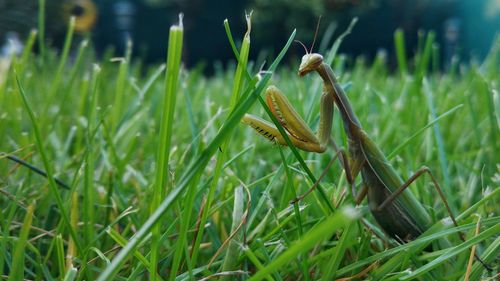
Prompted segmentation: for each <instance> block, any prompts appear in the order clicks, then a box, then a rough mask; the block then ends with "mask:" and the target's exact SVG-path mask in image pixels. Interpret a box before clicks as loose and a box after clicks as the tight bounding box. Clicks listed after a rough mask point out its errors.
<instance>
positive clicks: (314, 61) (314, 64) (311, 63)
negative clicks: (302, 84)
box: [299, 53, 323, 76]
mask: <svg viewBox="0 0 500 281" xmlns="http://www.w3.org/2000/svg"><path fill="white" fill-rule="evenodd" d="M322 63H323V56H322V55H320V54H316V53H312V54H305V55H304V56H303V57H302V61H301V63H300V67H299V76H304V75H306V74H308V73H309V72H311V71H314V70H316V69H317V68H318V67H319V66H320V65H321V64H322Z"/></svg>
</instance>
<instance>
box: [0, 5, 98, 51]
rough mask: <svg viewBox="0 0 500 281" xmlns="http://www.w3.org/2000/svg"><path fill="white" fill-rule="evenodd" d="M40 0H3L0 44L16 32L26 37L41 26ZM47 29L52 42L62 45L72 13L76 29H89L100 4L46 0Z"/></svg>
mask: <svg viewBox="0 0 500 281" xmlns="http://www.w3.org/2000/svg"><path fill="white" fill-rule="evenodd" d="M38 4H39V1H38V0H0V44H3V43H4V41H5V39H6V36H7V35H8V34H12V32H15V33H17V34H18V35H19V37H20V38H21V39H25V38H26V36H27V35H28V34H29V32H30V30H32V29H36V28H37V27H38V8H39V6H38ZM45 13H46V14H45V19H46V21H45V33H46V34H47V35H48V36H47V39H48V40H49V44H51V45H55V46H60V45H61V44H62V42H63V38H64V35H65V33H66V30H67V27H68V25H67V24H68V22H69V19H70V17H71V16H75V18H76V21H75V31H76V32H81V33H85V32H89V31H90V30H92V28H93V27H94V24H95V22H96V20H97V7H96V6H95V4H94V2H92V0H46V4H45Z"/></svg>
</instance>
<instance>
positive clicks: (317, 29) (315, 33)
mask: <svg viewBox="0 0 500 281" xmlns="http://www.w3.org/2000/svg"><path fill="white" fill-rule="evenodd" d="M320 23H321V16H319V19H318V24H316V31H315V32H314V39H313V42H312V45H311V50H310V51H309V53H311V54H312V51H313V48H314V43H316V37H318V31H319V24H320ZM306 53H307V52H306Z"/></svg>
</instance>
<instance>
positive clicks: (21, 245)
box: [9, 205, 35, 281]
mask: <svg viewBox="0 0 500 281" xmlns="http://www.w3.org/2000/svg"><path fill="white" fill-rule="evenodd" d="M34 210H35V206H34V205H30V206H29V207H28V211H27V212H26V215H25V216H24V221H23V225H22V227H21V231H20V233H19V239H18V240H17V243H16V246H15V248H14V254H13V256H12V269H11V271H10V274H9V281H11V280H12V281H18V280H19V281H20V280H23V276H24V273H23V272H24V264H25V263H24V255H25V253H24V252H25V248H26V244H27V243H28V236H29V233H30V228H31V222H32V221H33V211H34Z"/></svg>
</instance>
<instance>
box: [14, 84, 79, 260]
mask: <svg viewBox="0 0 500 281" xmlns="http://www.w3.org/2000/svg"><path fill="white" fill-rule="evenodd" d="M15 77H16V82H17V87H18V89H19V93H20V94H21V99H22V101H23V104H24V107H25V109H26V112H27V113H28V115H29V117H30V121H31V125H32V126H33V131H34V134H35V144H36V148H37V150H38V153H40V156H41V158H42V161H43V165H44V168H45V172H46V174H47V179H48V181H49V187H50V193H51V194H52V195H53V196H54V197H55V199H56V204H57V207H58V208H59V212H60V213H61V216H62V219H63V222H64V224H65V225H66V227H67V229H68V231H69V233H70V235H71V237H72V238H73V240H74V241H75V244H76V246H77V248H78V250H79V251H78V252H81V246H80V241H79V240H78V237H77V236H76V233H75V230H74V229H73V227H72V226H71V222H70V219H69V215H68V211H67V210H66V208H65V207H64V203H63V199H62V197H61V194H60V193H59V190H58V188H57V183H56V181H55V179H54V174H53V172H52V166H51V165H50V162H49V159H48V157H47V155H46V153H45V148H44V146H43V142H42V135H41V133H40V129H39V128H38V125H37V123H36V120H37V119H36V117H35V113H34V112H33V110H32V109H31V106H30V105H29V103H28V97H27V96H26V93H25V91H24V88H23V86H22V85H21V82H20V81H19V78H18V77H17V75H15Z"/></svg>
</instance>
